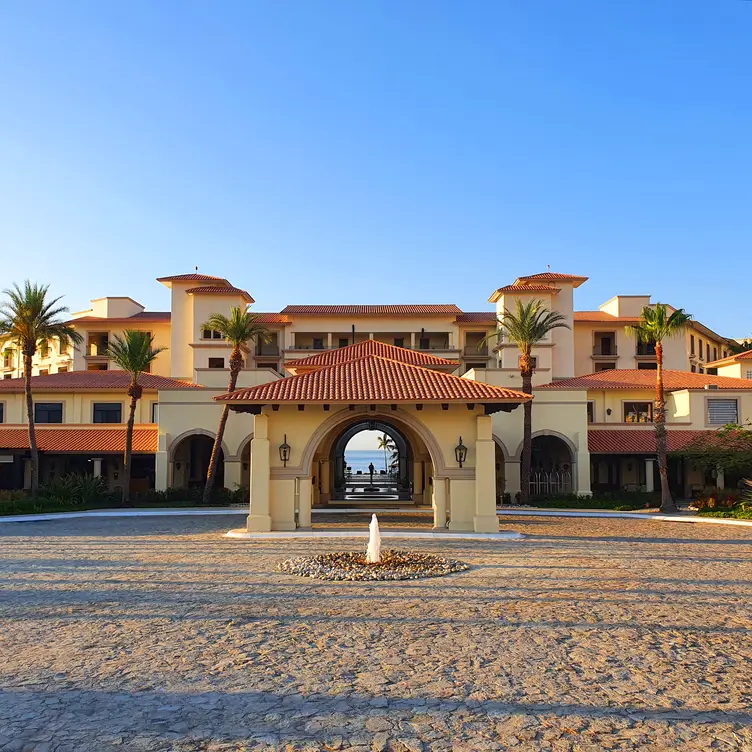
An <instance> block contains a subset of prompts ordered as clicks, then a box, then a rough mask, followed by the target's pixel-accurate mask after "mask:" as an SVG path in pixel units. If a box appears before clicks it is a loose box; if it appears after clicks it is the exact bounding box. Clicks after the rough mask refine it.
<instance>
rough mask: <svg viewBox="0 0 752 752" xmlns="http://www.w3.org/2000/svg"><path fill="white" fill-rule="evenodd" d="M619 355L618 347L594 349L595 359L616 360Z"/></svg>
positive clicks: (596, 346) (596, 347)
mask: <svg viewBox="0 0 752 752" xmlns="http://www.w3.org/2000/svg"><path fill="white" fill-rule="evenodd" d="M617 355H618V352H617V349H616V345H606V346H602V345H595V347H593V357H594V358H615V357H617Z"/></svg>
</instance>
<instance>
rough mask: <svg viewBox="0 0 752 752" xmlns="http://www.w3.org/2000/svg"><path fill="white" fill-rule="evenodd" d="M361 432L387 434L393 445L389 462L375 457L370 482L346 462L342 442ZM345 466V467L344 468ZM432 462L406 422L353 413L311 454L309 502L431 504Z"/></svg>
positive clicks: (332, 430)
mask: <svg viewBox="0 0 752 752" xmlns="http://www.w3.org/2000/svg"><path fill="white" fill-rule="evenodd" d="M365 431H376V432H378V433H379V434H381V435H386V436H387V437H388V439H389V440H390V441H391V443H392V445H393V450H392V451H393V461H390V458H389V457H388V458H387V467H385V466H384V460H383V459H381V460H380V461H378V458H377V457H376V456H374V459H373V464H374V466H375V472H374V480H373V483H372V482H371V478H370V474H369V473H368V470H367V469H365V470H364V469H363V468H362V467H361V468H359V469H360V473H358V468H356V467H354V466H353V465H352V463H350V464H349V465H348V462H347V456H348V452H347V446H348V444H349V443H350V441H351V440H352V439H353V438H354V437H356V436H358V434H360V433H362V432H365ZM348 468H349V469H348ZM433 474H434V465H433V462H432V460H431V454H430V453H429V450H428V448H427V446H426V444H425V442H424V441H423V440H422V438H421V437H420V436H419V435H418V434H417V433H416V432H415V431H414V430H412V429H411V428H410V426H409V425H407V424H406V423H404V422H403V421H400V420H399V419H398V418H392V416H383V415H377V416H373V417H371V416H364V415H362V414H361V415H360V416H353V418H352V420H350V421H346V422H340V423H338V424H337V425H336V426H334V427H333V428H331V429H330V430H329V431H328V433H327V434H326V435H325V436H324V437H323V438H322V439H321V440H320V441H319V442H318V445H317V447H316V449H315V451H314V455H313V467H312V479H313V496H314V504H317V505H321V504H329V503H345V504H348V505H349V504H353V503H357V504H358V505H359V506H360V505H362V506H365V507H367V506H374V507H378V506H379V505H381V504H383V503H388V504H399V503H405V502H408V503H413V504H415V505H416V506H420V505H429V504H430V503H431V483H432V477H433Z"/></svg>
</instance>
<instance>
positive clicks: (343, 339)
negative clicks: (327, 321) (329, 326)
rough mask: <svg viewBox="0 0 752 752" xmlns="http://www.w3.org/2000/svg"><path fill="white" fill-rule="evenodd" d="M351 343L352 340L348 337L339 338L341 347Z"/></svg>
mask: <svg viewBox="0 0 752 752" xmlns="http://www.w3.org/2000/svg"><path fill="white" fill-rule="evenodd" d="M349 344H350V340H349V339H347V337H340V338H339V346H340V347H347V346H348V345H349Z"/></svg>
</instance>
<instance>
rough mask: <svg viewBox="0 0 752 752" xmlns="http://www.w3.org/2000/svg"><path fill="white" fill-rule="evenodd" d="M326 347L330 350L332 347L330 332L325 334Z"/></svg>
mask: <svg viewBox="0 0 752 752" xmlns="http://www.w3.org/2000/svg"><path fill="white" fill-rule="evenodd" d="M326 349H327V350H331V349H332V333H331V332H329V334H327V335H326Z"/></svg>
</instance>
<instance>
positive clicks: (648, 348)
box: [637, 342, 655, 358]
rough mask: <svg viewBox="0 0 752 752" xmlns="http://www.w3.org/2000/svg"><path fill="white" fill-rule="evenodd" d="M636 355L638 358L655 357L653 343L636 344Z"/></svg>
mask: <svg viewBox="0 0 752 752" xmlns="http://www.w3.org/2000/svg"><path fill="white" fill-rule="evenodd" d="M637 357H639V358H654V357H655V345H646V344H643V343H642V342H639V343H638V344H637Z"/></svg>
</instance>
